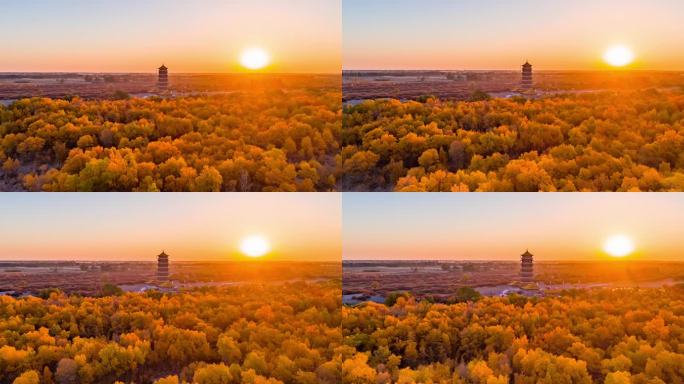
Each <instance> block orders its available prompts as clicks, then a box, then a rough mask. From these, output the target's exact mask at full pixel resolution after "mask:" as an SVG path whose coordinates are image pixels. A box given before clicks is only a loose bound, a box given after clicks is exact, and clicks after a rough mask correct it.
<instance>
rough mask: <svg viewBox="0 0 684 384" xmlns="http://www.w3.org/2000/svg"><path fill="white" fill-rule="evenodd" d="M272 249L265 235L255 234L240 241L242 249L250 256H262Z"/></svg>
mask: <svg viewBox="0 0 684 384" xmlns="http://www.w3.org/2000/svg"><path fill="white" fill-rule="evenodd" d="M270 250H271V246H270V245H269V243H268V240H266V238H265V237H263V236H259V235H254V236H249V237H246V238H244V239H243V240H242V243H240V251H242V253H244V254H245V255H247V256H249V257H261V256H263V255H265V254H267V253H268V251H270Z"/></svg>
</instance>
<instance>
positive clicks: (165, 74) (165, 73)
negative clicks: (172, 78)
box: [157, 64, 169, 89]
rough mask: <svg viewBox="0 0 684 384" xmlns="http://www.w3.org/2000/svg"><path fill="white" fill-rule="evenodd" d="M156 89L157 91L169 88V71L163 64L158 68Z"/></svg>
mask: <svg viewBox="0 0 684 384" xmlns="http://www.w3.org/2000/svg"><path fill="white" fill-rule="evenodd" d="M157 87H159V89H167V88H168V87H169V69H168V68H166V66H165V65H164V64H162V66H161V67H159V80H157Z"/></svg>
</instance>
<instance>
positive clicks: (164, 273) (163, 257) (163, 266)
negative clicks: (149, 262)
mask: <svg viewBox="0 0 684 384" xmlns="http://www.w3.org/2000/svg"><path fill="white" fill-rule="evenodd" d="M157 281H159V282H167V281H169V255H167V254H166V253H165V252H164V251H162V253H160V254H159V255H158V256H157Z"/></svg>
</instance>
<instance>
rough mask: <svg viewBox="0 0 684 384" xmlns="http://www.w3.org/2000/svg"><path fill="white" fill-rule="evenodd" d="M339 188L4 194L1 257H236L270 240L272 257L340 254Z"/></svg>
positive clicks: (335, 257)
mask: <svg viewBox="0 0 684 384" xmlns="http://www.w3.org/2000/svg"><path fill="white" fill-rule="evenodd" d="M340 198H341V197H340V195H339V194H333V193H311V194H307V193H299V194H294V193H273V194H270V193H206V194H203V193H175V194H174V193H162V194H146V193H118V194H117V193H50V194H30V193H14V194H13V193H5V194H2V195H1V196H0V212H2V216H0V260H150V261H153V260H155V257H156V255H157V254H158V253H159V252H160V251H161V250H162V249H163V250H165V251H166V252H167V253H168V254H169V255H171V257H172V259H174V260H234V259H235V258H236V257H242V256H239V253H238V251H237V249H238V247H239V243H240V241H241V239H243V238H244V237H246V236H249V235H252V234H261V235H262V236H265V237H266V238H268V239H269V240H270V242H271V245H272V248H273V255H271V256H267V257H268V258H270V259H273V260H276V259H277V260H299V261H313V260H327V261H339V260H340V258H341V252H342V251H341V245H342V242H341V217H340V216H341V212H340V208H341V202H340Z"/></svg>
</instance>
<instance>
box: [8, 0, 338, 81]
mask: <svg viewBox="0 0 684 384" xmlns="http://www.w3.org/2000/svg"><path fill="white" fill-rule="evenodd" d="M340 12H341V6H340V0H288V1H280V0H231V1H224V0H193V1H185V0H145V1H139V0H117V1H101V0H22V1H11V2H10V1H8V2H3V4H2V10H1V11H0V35H2V36H4V37H5V39H4V40H3V47H2V60H0V72H153V71H154V70H155V69H156V68H157V67H158V66H159V65H160V64H162V63H165V64H166V65H167V66H169V67H170V69H171V71H172V72H176V73H181V72H185V73H188V72H212V73H218V72H235V71H242V70H243V68H242V67H240V66H239V57H240V54H241V52H243V51H244V50H246V49H249V48H252V47H260V48H262V49H264V50H266V51H268V52H269V54H270V56H271V57H272V63H271V65H269V67H268V68H266V71H269V72H287V73H339V71H340V67H341V33H342V27H341V21H342V20H341V19H342V18H341V13H340Z"/></svg>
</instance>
